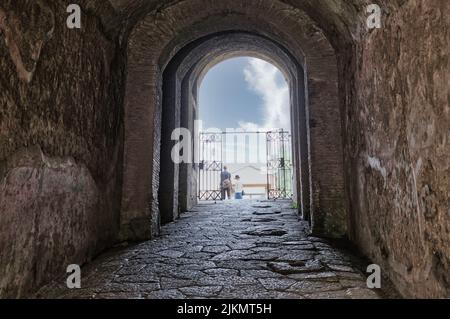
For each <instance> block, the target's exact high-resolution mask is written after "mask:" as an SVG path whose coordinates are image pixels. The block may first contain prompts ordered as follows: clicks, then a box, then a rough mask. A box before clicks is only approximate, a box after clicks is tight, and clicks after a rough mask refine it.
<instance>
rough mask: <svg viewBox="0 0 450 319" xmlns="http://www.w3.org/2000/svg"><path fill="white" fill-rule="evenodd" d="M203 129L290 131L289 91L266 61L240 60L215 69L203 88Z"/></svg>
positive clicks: (220, 65) (200, 96) (227, 61)
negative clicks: (276, 129)
mask: <svg viewBox="0 0 450 319" xmlns="http://www.w3.org/2000/svg"><path fill="white" fill-rule="evenodd" d="M199 104H200V110H199V117H200V119H201V120H202V121H203V128H204V129H206V128H219V129H221V130H225V129H227V128H234V129H236V128H244V129H247V130H258V129H274V128H285V129H289V89H288V86H287V83H286V81H285V80H284V77H283V75H282V73H281V72H280V71H279V70H278V69H277V68H276V67H274V66H273V65H272V64H270V63H267V62H265V61H262V60H259V59H255V58H249V57H240V58H233V59H229V60H226V61H223V62H221V63H219V64H217V65H216V66H214V67H213V68H212V69H211V70H210V71H209V72H208V73H207V74H206V76H205V78H204V79H203V82H202V84H201V86H200V94H199Z"/></svg>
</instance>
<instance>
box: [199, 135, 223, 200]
mask: <svg viewBox="0 0 450 319" xmlns="http://www.w3.org/2000/svg"><path fill="white" fill-rule="evenodd" d="M222 142H223V134H222V133H200V143H199V156H200V157H199V159H200V163H199V173H198V174H199V176H198V185H199V191H198V198H199V200H202V201H207V200H220V199H221V189H220V173H221V172H222V169H223V147H222Z"/></svg>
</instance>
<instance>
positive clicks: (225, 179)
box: [220, 166, 232, 200]
mask: <svg viewBox="0 0 450 319" xmlns="http://www.w3.org/2000/svg"><path fill="white" fill-rule="evenodd" d="M231 187H232V184H231V174H230V173H229V172H228V168H227V167H226V166H224V167H223V171H222V172H221V173H220V189H221V200H225V199H226V197H225V196H228V197H227V198H228V199H231Z"/></svg>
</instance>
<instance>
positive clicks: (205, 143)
mask: <svg viewBox="0 0 450 319" xmlns="http://www.w3.org/2000/svg"><path fill="white" fill-rule="evenodd" d="M227 134H228V135H235V134H248V135H250V134H265V135H266V138H265V144H266V145H265V147H266V169H267V172H266V175H267V186H266V195H267V199H269V200H277V199H292V197H293V162H292V144H291V134H290V133H289V132H288V131H286V130H283V129H282V130H277V131H269V132H242V133H241V132H238V133H236V132H221V133H204V132H201V133H199V142H200V143H199V147H198V152H199V159H200V163H199V170H198V182H197V185H198V199H199V200H200V201H217V200H221V185H220V173H221V172H222V171H223V168H224V162H223V160H224V141H225V140H226V136H227Z"/></svg>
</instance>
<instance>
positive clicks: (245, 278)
mask: <svg viewBox="0 0 450 319" xmlns="http://www.w3.org/2000/svg"><path fill="white" fill-rule="evenodd" d="M291 205H292V204H291V203H290V202H276V203H275V202H264V201H259V202H256V201H241V202H236V201H230V202H224V203H219V204H213V203H205V204H201V205H199V206H198V207H197V208H195V209H194V210H193V211H191V212H189V213H185V214H183V215H182V217H181V219H180V220H178V221H177V222H175V223H171V224H169V225H166V226H164V227H163V228H162V236H161V237H158V238H156V239H154V240H152V241H148V242H144V243H141V244H137V245H132V246H128V247H125V248H120V249H114V250H112V251H110V252H108V253H106V254H104V255H102V256H101V257H99V258H98V259H97V260H95V261H94V262H93V263H91V264H89V265H86V266H85V267H84V268H83V269H82V289H77V290H69V289H67V288H66V287H65V285H63V284H65V279H61V280H59V284H58V283H53V284H51V285H48V286H47V287H44V288H43V289H41V290H40V292H39V293H38V294H37V295H36V297H37V298H42V297H46V298H164V299H166V298H167V299H172V298H258V299H259V298H262V299H272V298H277V299H279V298H283V299H284V298H289V299H303V298H339V299H340V298H379V297H380V296H379V295H377V293H376V292H375V291H373V290H369V289H367V288H366V280H365V277H364V275H363V274H362V273H361V272H360V271H358V270H357V269H356V268H357V267H355V265H356V262H355V261H354V260H356V259H355V257H353V256H351V255H350V254H349V253H346V252H343V251H340V250H338V249H337V248H333V247H332V246H330V244H328V243H327V241H326V240H323V239H319V238H315V237H310V236H308V224H307V223H305V222H303V221H299V219H298V217H297V215H296V213H295V211H294V209H292V208H291Z"/></svg>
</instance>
